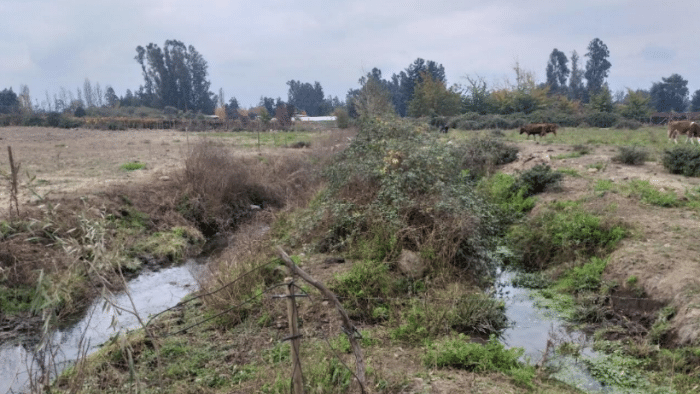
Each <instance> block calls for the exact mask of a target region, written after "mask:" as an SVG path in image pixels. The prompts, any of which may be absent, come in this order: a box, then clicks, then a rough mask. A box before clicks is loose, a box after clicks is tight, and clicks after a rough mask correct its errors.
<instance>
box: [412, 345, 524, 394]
mask: <svg viewBox="0 0 700 394" xmlns="http://www.w3.org/2000/svg"><path fill="white" fill-rule="evenodd" d="M523 353H524V350H523V349H522V348H511V349H506V348H505V346H504V345H503V344H502V343H501V342H500V341H498V339H496V337H494V336H492V337H491V338H490V339H489V341H488V342H486V344H484V345H481V344H478V343H474V342H470V341H469V337H468V336H465V335H463V334H460V335H459V336H457V337H455V338H452V339H446V340H442V341H438V342H434V343H432V344H430V345H429V347H428V350H427V352H426V354H425V356H424V357H423V363H424V364H425V365H426V366H427V367H438V368H460V369H466V370H468V371H474V372H492V371H497V372H502V373H504V374H506V375H509V376H511V377H512V378H513V380H514V381H515V383H516V384H518V385H520V386H523V387H527V388H532V387H533V385H532V379H533V378H534V377H535V367H533V366H529V365H523V364H522V363H521V362H520V361H519V360H520V357H521V356H522V355H523Z"/></svg>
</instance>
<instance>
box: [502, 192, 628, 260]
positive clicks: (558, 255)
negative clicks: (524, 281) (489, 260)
mask: <svg viewBox="0 0 700 394" xmlns="http://www.w3.org/2000/svg"><path fill="white" fill-rule="evenodd" d="M627 233H628V230H627V229H626V227H625V226H623V225H622V224H620V223H615V222H610V221H608V220H605V219H604V218H602V217H599V216H595V215H592V214H590V213H588V212H586V211H585V210H584V209H583V208H582V207H581V206H580V204H578V203H575V202H561V203H553V204H550V205H548V206H547V207H545V209H543V210H541V211H540V213H539V214H538V215H536V216H533V217H530V218H528V220H527V221H526V222H524V223H522V224H519V225H516V226H513V227H512V228H511V230H510V233H509V238H510V241H511V242H512V245H513V247H514V249H515V250H516V251H517V255H518V256H519V257H520V262H521V264H523V265H524V266H525V267H526V268H528V269H543V268H546V267H549V266H551V265H553V264H559V263H563V262H567V261H575V260H578V259H588V258H590V257H593V256H597V257H602V256H604V255H606V254H607V253H609V252H610V251H612V250H613V248H614V247H615V246H616V245H617V243H618V242H619V241H620V240H621V239H622V238H624V237H625V236H626V235H627Z"/></svg>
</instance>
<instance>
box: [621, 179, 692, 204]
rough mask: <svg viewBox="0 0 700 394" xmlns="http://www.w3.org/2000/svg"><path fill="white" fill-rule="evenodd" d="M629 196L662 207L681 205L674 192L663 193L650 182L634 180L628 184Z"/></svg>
mask: <svg viewBox="0 0 700 394" xmlns="http://www.w3.org/2000/svg"><path fill="white" fill-rule="evenodd" d="M627 192H628V195H629V196H635V197H637V198H639V199H640V200H641V201H642V202H644V203H647V204H651V205H657V206H660V207H676V206H679V205H680V201H679V200H678V196H676V193H675V192H674V191H672V190H670V191H665V192H662V191H660V190H659V189H657V188H655V187H654V186H652V185H651V183H649V181H641V180H633V181H630V182H629V184H628V189H627Z"/></svg>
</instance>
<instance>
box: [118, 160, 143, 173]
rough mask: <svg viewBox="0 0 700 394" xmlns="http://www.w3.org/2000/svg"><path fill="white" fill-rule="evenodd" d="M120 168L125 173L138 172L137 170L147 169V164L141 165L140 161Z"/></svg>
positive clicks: (125, 164)
mask: <svg viewBox="0 0 700 394" xmlns="http://www.w3.org/2000/svg"><path fill="white" fill-rule="evenodd" d="M119 167H120V168H121V169H122V170H124V171H136V170H141V169H143V168H146V164H144V163H139V162H138V161H134V162H131V163H124V164H122V165H121V166H119Z"/></svg>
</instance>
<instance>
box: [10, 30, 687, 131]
mask: <svg viewBox="0 0 700 394" xmlns="http://www.w3.org/2000/svg"><path fill="white" fill-rule="evenodd" d="M609 56H610V52H609V50H608V47H607V46H606V45H605V43H603V41H602V40H600V39H599V38H595V39H593V40H592V41H591V42H590V43H589V45H588V47H587V52H586V53H585V55H584V59H585V67H583V66H582V59H581V58H580V57H579V56H578V53H577V52H576V51H575V50H574V51H572V52H571V57H570V59H569V58H568V57H567V55H566V54H565V53H564V52H563V51H560V50H559V49H557V48H554V49H553V50H552V52H551V54H550V56H549V59H548V61H547V63H546V66H545V74H546V81H545V82H543V83H537V82H536V80H535V76H534V73H533V72H531V71H527V70H524V69H522V68H521V67H520V66H519V64H517V63H516V64H515V66H514V67H513V70H514V72H515V77H516V78H515V82H514V83H511V82H506V83H505V84H504V85H503V86H498V87H496V86H493V87H489V86H488V83H487V82H486V81H485V80H484V79H483V78H481V77H479V76H474V77H472V76H467V77H466V78H465V79H466V83H465V84H463V85H460V84H453V85H452V86H450V87H447V80H446V77H445V68H444V66H443V65H442V64H439V63H437V62H435V61H432V60H424V59H422V58H418V59H416V60H415V61H414V62H412V63H411V64H409V65H408V67H406V68H405V69H404V70H402V71H400V72H398V73H394V74H392V75H391V76H390V77H388V78H384V77H383V74H382V71H381V70H380V69H378V68H373V69H372V70H371V71H370V72H369V73H367V75H364V76H362V77H360V78H359V80H358V84H359V85H360V87H359V88H353V89H349V91H348V92H347V94H346V97H345V101H341V100H340V99H339V98H338V97H333V96H328V97H326V96H325V94H324V92H323V87H322V86H321V84H320V83H319V82H318V81H315V82H314V83H313V84H312V83H309V82H301V81H298V80H290V81H288V82H287V86H288V94H287V99H286V101H284V100H282V98H281V97H277V98H272V97H266V96H261V97H260V101H259V103H258V105H257V107H256V108H255V111H252V113H254V115H256V116H262V117H263V118H268V119H269V118H271V117H275V116H278V115H279V116H285V114H287V115H288V114H289V113H290V111H291V112H300V111H303V112H305V113H306V114H307V115H309V116H320V115H329V114H331V113H333V112H334V111H335V110H337V109H341V108H342V109H344V110H346V111H347V112H348V113H349V114H350V116H354V117H357V116H360V114H362V113H372V112H374V111H379V110H382V111H391V112H394V113H396V114H397V115H399V116H412V117H418V116H436V115H442V116H450V115H456V114H460V113H465V112H475V113H479V114H489V113H496V114H497V113H500V114H509V113H519V112H522V113H526V114H527V113H531V112H533V111H537V110H539V109H542V108H543V107H546V106H555V107H556V106H559V107H571V106H572V105H574V104H572V103H581V104H583V105H585V106H587V107H588V108H590V109H592V110H595V111H599V112H612V111H613V109H614V108H615V106H616V105H617V108H618V110H619V112H620V113H621V114H622V115H623V116H626V117H630V118H643V117H645V116H648V115H649V114H650V113H651V112H652V111H654V110H656V111H658V112H669V111H675V112H684V111H687V110H690V111H699V110H700V90H698V91H696V92H694V94H693V95H692V97H689V90H688V87H687V85H688V81H687V80H686V79H684V78H683V77H682V76H680V75H679V74H672V75H670V76H669V77H664V78H661V81H659V82H654V83H653V84H652V86H651V87H650V88H649V89H637V90H632V89H629V88H628V89H627V91H626V92H624V91H618V92H615V93H612V92H610V90H609V87H608V85H607V82H606V79H607V77H608V75H609V72H610V69H611V67H612V64H611V63H610V61H609V60H608V59H609ZM134 60H135V61H136V62H137V63H138V64H139V65H140V67H141V72H142V76H143V81H144V82H143V84H142V85H141V86H139V88H138V89H136V90H134V91H133V92H132V91H131V90H130V89H127V90H126V93H125V95H124V96H121V97H120V96H117V94H116V92H115V91H114V89H113V88H112V87H111V86H109V85H107V86H106V87H105V88H104V89H103V88H102V87H101V86H100V84H99V83H93V82H91V81H90V80H89V79H87V78H86V79H85V81H84V83H83V85H82V86H81V87H78V88H77V89H76V90H75V91H71V90H68V89H65V88H63V87H61V88H60V90H59V92H57V93H54V95H53V97H50V95H49V93H48V91H47V92H46V94H45V99H42V101H41V104H40V103H39V100H38V99H35V102H32V98H31V95H30V93H29V88H28V87H27V86H26V85H22V86H21V87H20V92H19V94H16V93H15V92H13V90H12V88H9V89H4V90H2V91H0V113H11V112H15V111H20V110H22V109H29V110H36V109H41V110H44V111H47V112H71V113H76V114H79V113H83V112H84V111H85V109H86V108H88V109H89V108H93V107H137V106H145V107H151V108H157V109H163V110H166V109H167V112H170V113H172V112H176V113H177V112H183V113H201V114H213V113H215V111H216V109H217V108H219V109H220V110H221V111H223V114H226V116H227V117H231V118H235V117H237V116H239V110H241V108H240V106H239V104H238V100H237V99H236V98H235V97H232V98H231V99H230V100H229V101H228V102H226V101H225V98H224V93H223V89H220V90H219V94H218V95H217V94H214V93H213V92H212V91H211V90H210V87H211V82H210V80H209V79H208V63H207V62H206V60H205V59H204V57H203V56H202V55H201V54H200V53H199V52H198V51H197V50H196V49H195V48H194V46H192V45H189V46H187V45H185V44H184V43H183V42H181V41H178V40H167V41H165V45H164V46H163V47H162V48H161V47H160V46H158V45H157V44H154V43H150V44H148V45H146V46H145V47H144V46H141V45H139V46H137V47H136V56H135V57H134ZM81 111H82V112H81Z"/></svg>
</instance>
